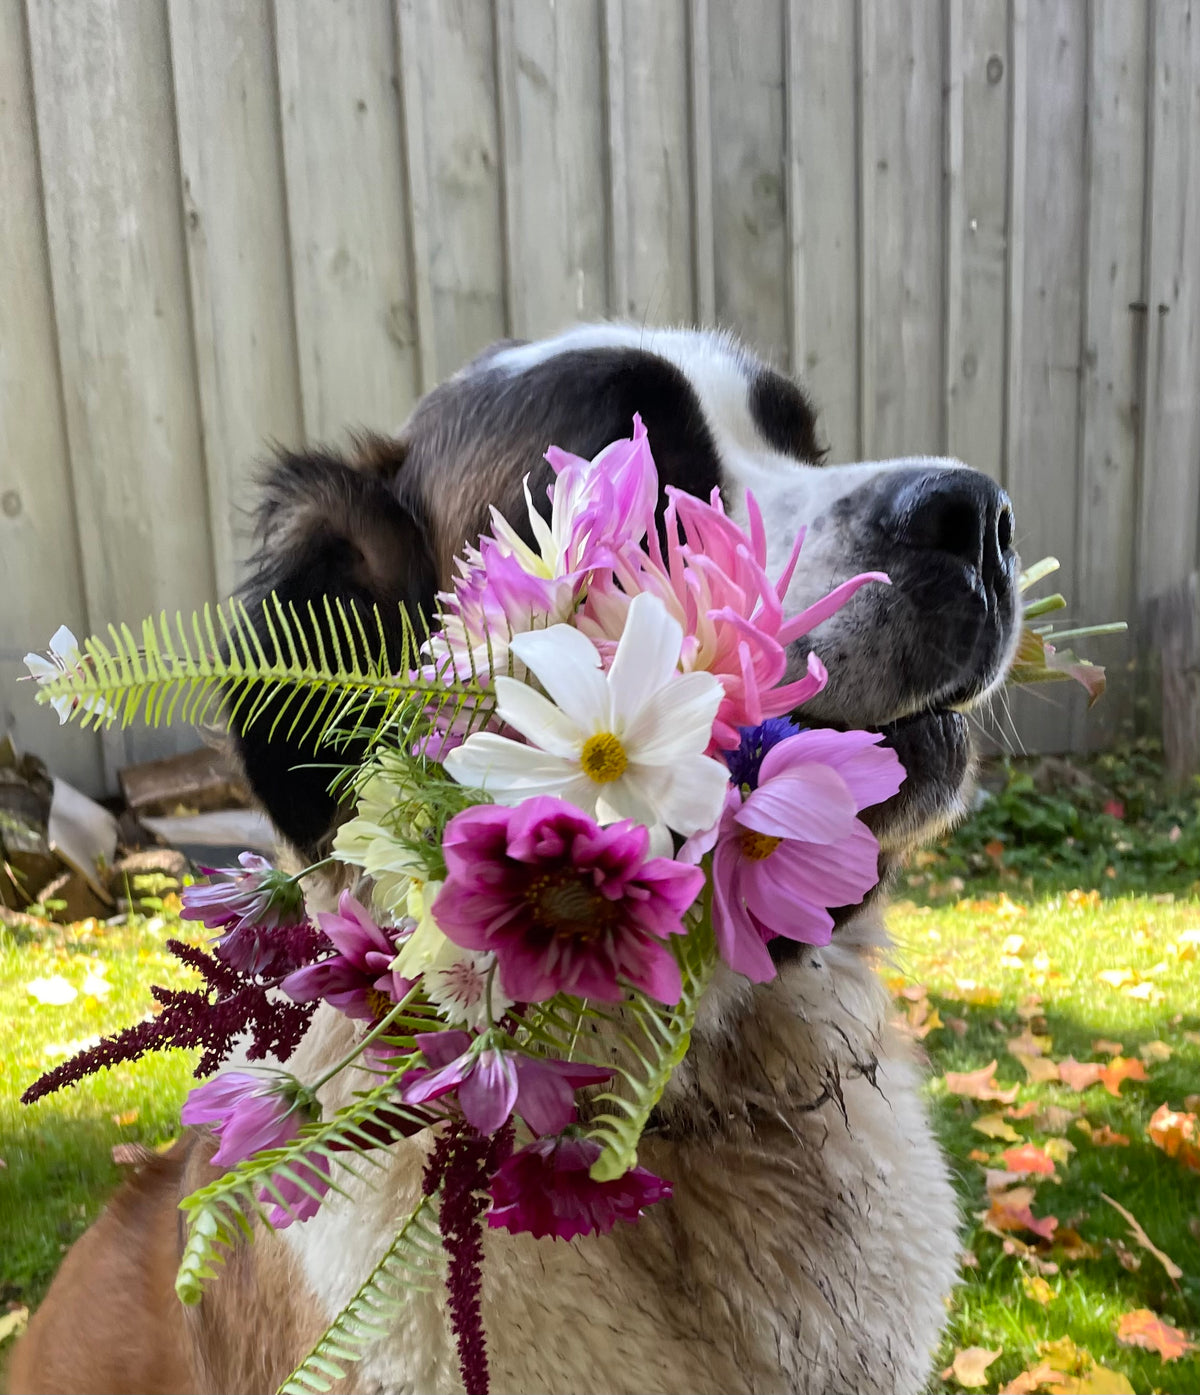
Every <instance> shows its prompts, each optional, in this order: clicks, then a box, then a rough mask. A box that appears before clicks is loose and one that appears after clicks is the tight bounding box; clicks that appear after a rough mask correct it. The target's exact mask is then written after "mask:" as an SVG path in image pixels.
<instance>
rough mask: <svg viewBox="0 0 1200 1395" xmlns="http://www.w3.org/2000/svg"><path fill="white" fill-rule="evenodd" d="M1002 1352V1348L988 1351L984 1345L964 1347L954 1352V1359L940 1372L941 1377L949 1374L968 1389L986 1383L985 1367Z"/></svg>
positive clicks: (946, 1378) (946, 1377) (945, 1378)
mask: <svg viewBox="0 0 1200 1395" xmlns="http://www.w3.org/2000/svg"><path fill="white" fill-rule="evenodd" d="M1002 1353H1003V1348H1000V1349H998V1350H996V1351H988V1349H987V1348H986V1347H965V1348H963V1349H962V1350H961V1351H956V1352H955V1353H954V1360H953V1361H952V1362H951V1363H950V1365H949V1366H947V1367H946V1369H945V1370H944V1371H943V1372H942V1379H943V1380H949V1379H950V1377H951V1376H953V1377H954V1379H955V1380H956V1381H957V1382H958V1383H959V1385H962V1386H965V1387H966V1388H967V1389H968V1390H974V1389H978V1387H979V1386H981V1385H986V1384H987V1368H988V1367H989V1366H990V1365H991V1364H992V1362H993V1361H995V1360H997V1359H998V1358H999V1357H1000V1356H1001V1355H1002Z"/></svg>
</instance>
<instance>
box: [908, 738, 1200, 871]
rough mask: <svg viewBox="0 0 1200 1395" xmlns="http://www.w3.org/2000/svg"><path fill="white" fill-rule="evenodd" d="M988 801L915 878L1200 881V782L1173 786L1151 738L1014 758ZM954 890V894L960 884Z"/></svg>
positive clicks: (996, 771) (995, 772) (1003, 766)
mask: <svg viewBox="0 0 1200 1395" xmlns="http://www.w3.org/2000/svg"><path fill="white" fill-rule="evenodd" d="M985 781H986V784H987V785H988V786H992V787H993V788H991V789H990V790H987V791H986V792H985V796H984V797H983V799H982V800H981V802H980V804H979V807H978V808H977V809H976V810H975V812H974V813H972V815H971V816H970V818H968V819H967V821H966V822H965V823H964V824H963V825H962V826H961V827H960V828H958V829H957V830H956V831H955V832H954V833H953V834H952V835H951V836H950V837H949V838H947V839H946V840H945V841H944V842H943V844H942V845H941V847H940V848H938V849H935V850H934V851H933V852H932V853H931V854H926V855H924V856H923V857H922V859H921V861H922V863H923V867H922V869H921V870H920V871H918V872H915V873H913V874H912V876H911V877H910V885H911V886H912V888H913V889H914V890H916V891H920V890H922V889H927V890H928V891H929V892H930V894H932V895H934V896H936V895H937V894H938V889H939V887H942V886H943V885H944V884H945V883H946V880H947V878H950V877H957V878H959V879H963V878H970V879H971V880H973V881H975V882H978V883H979V884H980V885H985V886H1001V887H1002V886H1007V887H1009V889H1010V890H1011V889H1013V888H1014V887H1019V888H1023V889H1026V890H1038V891H1042V890H1055V889H1062V890H1067V889H1070V888H1071V887H1084V888H1090V887H1096V888H1098V889H1099V890H1100V891H1101V893H1102V894H1104V895H1106V896H1111V895H1118V894H1121V893H1123V892H1127V891H1132V890H1150V891H1155V892H1167V891H1174V892H1180V891H1185V890H1188V889H1190V888H1192V887H1194V886H1195V884H1196V882H1197V880H1198V879H1200V783H1198V782H1193V783H1192V784H1191V785H1190V786H1189V787H1187V788H1186V789H1184V790H1182V791H1171V790H1170V789H1169V788H1168V787H1167V785H1166V782H1165V780H1164V776H1163V769H1162V760H1161V754H1160V751H1159V748H1158V746H1157V744H1155V743H1154V742H1150V741H1144V742H1139V743H1137V744H1134V745H1132V746H1125V747H1122V748H1120V749H1118V750H1116V751H1111V752H1106V753H1105V754H1103V755H1098V756H1094V757H1091V758H1090V759H1088V760H1083V761H1077V762H1070V763H1068V762H1067V761H1063V760H1045V759H1021V760H1013V759H1009V760H1005V761H1002V762H1000V763H999V764H998V765H996V766H995V767H994V768H993V769H992V770H991V771H990V772H987V773H985ZM949 890H950V891H951V892H953V890H954V888H953V885H951V886H950V888H949Z"/></svg>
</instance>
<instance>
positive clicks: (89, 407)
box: [27, 0, 214, 777]
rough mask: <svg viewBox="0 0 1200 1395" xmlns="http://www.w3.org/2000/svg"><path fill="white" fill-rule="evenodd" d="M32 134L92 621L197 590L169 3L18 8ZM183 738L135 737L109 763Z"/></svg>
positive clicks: (166, 603) (203, 549)
mask: <svg viewBox="0 0 1200 1395" xmlns="http://www.w3.org/2000/svg"><path fill="white" fill-rule="evenodd" d="M27 13H28V16H29V28H30V42H31V53H32V60H33V80H34V95H35V99H36V111H37V131H38V144H39V147H40V151H41V160H42V180H43V189H44V198H45V208H46V221H47V231H48V241H49V250H50V270H51V275H52V279H53V293H54V308H55V315H56V321H57V328H58V343H59V356H60V361H61V365H62V377H63V393H64V401H65V405H66V423H67V437H68V441H69V444H70V451H71V461H72V479H73V483H74V490H75V504H76V510H77V514H78V518H79V533H80V545H81V555H82V560H83V571H84V578H85V586H86V590H87V597H88V614H89V620H90V622H91V625H92V627H97V626H103V625H105V624H107V623H108V622H110V621H119V620H126V621H137V620H138V619H140V617H141V616H142V615H143V614H144V613H145V612H146V611H147V610H151V609H158V608H159V607H166V608H168V609H171V610H174V609H175V608H176V607H177V606H182V607H185V608H187V607H191V606H195V605H198V604H200V603H202V602H203V601H206V600H208V599H210V598H211V597H212V594H213V591H214V577H213V562H212V551H211V544H210V536H209V523H208V499H207V490H206V487H205V482H204V455H203V450H202V446H201V436H200V413H199V407H198V402H197V391H196V365H195V358H194V354H193V348H192V331H191V323H190V315H189V307H188V294H187V267H186V258H185V253H184V233H183V219H182V207H181V200H180V184H179V164H178V152H177V150H176V146H175V135H174V128H175V116H174V109H173V101H172V92H171V66H170V50H169V45H168V40H167V13H166V9H165V8H164V7H161V6H157V5H125V4H121V3H120V0H103V2H102V3H96V4H94V5H89V6H87V7H86V8H85V9H80V8H79V7H77V6H75V5H71V4H65V3H56V2H55V0H49V3H39V4H35V5H30V6H29V8H28V11H27ZM190 740H191V737H190V736H189V735H188V734H186V733H181V734H179V735H178V736H177V735H176V733H173V732H169V733H154V732H144V731H137V730H135V731H132V732H130V733H129V734H127V736H126V737H125V738H124V740H123V742H122V741H121V739H120V738H119V737H113V738H112V739H111V740H110V742H109V743H108V745H107V746H106V757H107V760H108V764H109V770H108V772H107V773H108V775H109V776H110V777H111V776H112V774H113V769H112V766H113V765H114V764H115V763H116V762H118V761H119V760H120V759H121V747H122V746H123V747H124V750H125V752H126V753H127V754H128V755H129V757H130V758H134V759H149V758H151V757H152V756H154V755H160V754H164V753H165V752H167V751H170V750H172V749H175V748H176V747H177V746H178V745H179V744H180V743H181V742H185V741H190Z"/></svg>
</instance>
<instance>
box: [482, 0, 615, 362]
mask: <svg viewBox="0 0 1200 1395" xmlns="http://www.w3.org/2000/svg"><path fill="white" fill-rule="evenodd" d="M497 17H498V27H497V32H498V34H499V35H500V36H501V39H502V42H501V43H500V44H499V46H498V51H499V55H500V64H501V74H500V81H501V84H502V100H501V110H502V117H501V120H502V125H503V129H504V178H505V186H504V198H505V208H506V217H507V226H508V237H507V244H508V245H507V253H508V258H509V266H510V270H509V279H510V285H511V287H512V290H511V300H512V312H511V317H512V330H513V332H514V333H517V334H521V335H526V336H528V335H539V334H546V333H550V332H551V331H553V330H557V329H560V328H562V327H563V326H565V325H567V324H570V323H571V322H573V321H575V320H580V319H588V318H591V317H595V316H598V315H603V314H605V313H606V311H607V310H608V307H609V286H608V221H607V215H606V208H605V202H606V201H605V198H604V189H605V185H606V178H605V168H606V153H605V122H604V117H603V112H604V101H603V95H602V66H603V65H602V62H601V51H602V50H601V23H600V10H599V6H598V4H597V0H576V3H575V4H571V5H558V4H555V3H554V2H553V0H520V3H515V2H514V0H498V16H497Z"/></svg>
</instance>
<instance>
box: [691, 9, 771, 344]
mask: <svg viewBox="0 0 1200 1395" xmlns="http://www.w3.org/2000/svg"><path fill="white" fill-rule="evenodd" d="M708 22H709V59H710V67H711V72H712V141H713V184H714V188H715V189H716V191H717V197H716V199H715V201H714V206H713V252H714V257H715V263H716V278H715V285H716V312H717V318H718V320H719V321H720V322H721V323H722V324H727V325H729V326H731V327H732V328H734V329H736V330H737V331H738V332H739V333H740V334H743V335H744V336H745V337H746V338H747V339H748V340H749V341H750V342H751V343H752V344H753V345H754V346H755V348H756V349H757V350H758V351H759V352H760V353H761V354H763V355H764V356H765V357H766V358H768V359H770V360H772V361H773V362H775V363H776V364H777V365H779V366H780V367H784V368H786V366H787V361H788V338H789V335H788V323H787V320H788V315H787V263H788V257H787V217H786V187H785V176H784V110H783V105H784V103H783V76H784V63H783V10H782V0H743V3H741V4H739V5H736V6H733V5H712V6H710V9H709V17H708Z"/></svg>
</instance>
